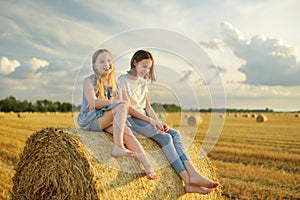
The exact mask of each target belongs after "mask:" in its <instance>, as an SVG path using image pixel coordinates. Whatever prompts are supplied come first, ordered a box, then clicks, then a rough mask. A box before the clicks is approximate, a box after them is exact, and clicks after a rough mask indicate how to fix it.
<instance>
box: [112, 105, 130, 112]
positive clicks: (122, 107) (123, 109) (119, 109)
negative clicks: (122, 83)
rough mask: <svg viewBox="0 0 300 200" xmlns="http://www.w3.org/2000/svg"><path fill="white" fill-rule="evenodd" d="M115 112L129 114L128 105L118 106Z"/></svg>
mask: <svg viewBox="0 0 300 200" xmlns="http://www.w3.org/2000/svg"><path fill="white" fill-rule="evenodd" d="M114 110H115V112H124V113H125V112H127V111H128V104H126V103H119V104H118V105H116V107H115V108H114Z"/></svg>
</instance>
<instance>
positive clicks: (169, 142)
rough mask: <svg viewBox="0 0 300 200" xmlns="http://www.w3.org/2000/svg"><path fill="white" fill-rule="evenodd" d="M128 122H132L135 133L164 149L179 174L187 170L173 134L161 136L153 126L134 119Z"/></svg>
mask: <svg viewBox="0 0 300 200" xmlns="http://www.w3.org/2000/svg"><path fill="white" fill-rule="evenodd" d="M128 121H129V122H130V124H131V128H132V129H133V131H136V132H138V133H140V134H141V135H144V136H146V137H149V138H152V139H153V140H155V141H156V142H157V143H158V144H159V145H160V146H161V147H162V150H163V152H164V154H165V156H166V158H167V160H168V161H169V163H170V164H171V165H172V167H173V168H174V169H175V171H176V173H177V174H179V173H180V172H182V171H184V170H186V169H185V167H184V165H183V162H182V160H181V159H180V156H179V155H178V153H177V151H176V148H175V147H174V143H173V139H172V135H171V134H160V133H158V132H157V131H156V130H155V129H154V127H153V126H152V125H151V124H149V123H147V122H145V121H142V120H140V119H137V118H134V117H130V118H128ZM174 135H175V134H174Z"/></svg>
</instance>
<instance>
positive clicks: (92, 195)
mask: <svg viewBox="0 0 300 200" xmlns="http://www.w3.org/2000/svg"><path fill="white" fill-rule="evenodd" d="M138 139H139V141H140V142H141V144H142V146H143V147H144V149H145V151H146V152H147V154H150V153H152V154H153V155H155V156H148V157H149V159H150V162H151V163H152V164H153V167H154V168H155V171H156V173H157V175H158V180H154V181H149V180H148V179H147V178H146V177H145V174H144V173H143V171H142V170H137V171H136V172H135V173H133V172H130V170H132V168H139V169H141V167H140V165H139V163H137V162H136V161H135V159H134V158H124V157H123V158H116V157H112V156H111V150H112V148H113V142H112V140H113V138H112V135H111V134H107V133H104V132H101V133H99V132H92V131H83V130H81V129H75V128H74V129H71V128H64V129H62V128H46V129H42V130H41V131H39V132H36V133H35V134H33V135H32V136H31V137H30V138H29V139H28V141H27V142H26V146H25V148H24V150H23V153H22V154H21V157H20V161H19V163H18V165H17V167H16V174H15V176H14V178H13V183H14V186H13V190H12V200H15V199H18V200H19V199H21V200H23V199H24V200H25V199H31V200H38V199H39V200H40V199H74V200H75V199H76V200H77V199H93V200H94V199H133V200H135V199H136V200H137V199H222V195H221V188H220V187H219V188H217V189H215V190H214V192H212V193H211V194H209V195H200V194H191V193H189V194H185V192H184V187H183V185H182V181H181V180H180V178H179V176H178V175H177V174H176V173H175V171H174V169H173V168H172V167H171V166H170V165H164V163H163V162H166V163H167V161H166V159H165V157H164V154H163V152H162V150H161V148H160V147H159V145H158V144H157V143H155V142H154V141H153V140H151V139H149V138H144V137H143V138H138ZM188 152H189V154H190V157H191V159H192V160H193V163H194V166H195V167H196V168H197V169H198V170H199V171H200V172H201V174H203V175H204V176H206V177H208V178H210V179H213V180H216V181H217V178H216V174H215V171H214V167H213V166H212V165H211V162H210V160H209V159H208V158H207V157H204V158H201V157H200V154H199V152H200V143H193V144H192V145H191V146H190V147H189V148H188ZM162 166H163V167H162ZM126 171H128V172H126Z"/></svg>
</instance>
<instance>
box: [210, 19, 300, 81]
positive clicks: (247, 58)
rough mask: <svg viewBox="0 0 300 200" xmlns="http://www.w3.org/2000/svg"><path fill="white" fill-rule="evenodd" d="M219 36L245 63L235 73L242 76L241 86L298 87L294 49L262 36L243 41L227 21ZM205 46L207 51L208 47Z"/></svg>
mask: <svg viewBox="0 0 300 200" xmlns="http://www.w3.org/2000/svg"><path fill="white" fill-rule="evenodd" d="M221 36H222V39H221V41H222V42H223V45H224V46H226V47H228V50H230V49H232V51H233V53H234V55H235V56H236V57H238V58H239V59H242V60H243V61H244V64H242V66H240V67H239V68H238V71H240V72H242V73H243V74H245V80H244V83H247V84H251V85H266V86H275V85H281V86H297V85H300V79H299V77H300V63H299V61H297V60H298V59H297V56H296V50H295V48H293V47H289V46H287V45H284V44H282V42H281V41H280V40H278V39H274V38H268V37H265V36H262V35H256V36H253V37H252V38H251V39H250V40H246V39H245V38H244V36H243V34H242V33H241V31H239V30H238V29H237V28H236V27H234V26H233V25H231V24H230V23H229V22H223V23H222V25H221ZM207 43H210V42H207ZM205 47H207V48H209V46H208V45H206V46H205ZM213 49H214V48H213Z"/></svg>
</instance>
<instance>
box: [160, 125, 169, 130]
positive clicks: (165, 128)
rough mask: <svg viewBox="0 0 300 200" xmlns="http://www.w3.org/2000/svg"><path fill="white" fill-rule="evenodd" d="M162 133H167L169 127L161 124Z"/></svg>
mask: <svg viewBox="0 0 300 200" xmlns="http://www.w3.org/2000/svg"><path fill="white" fill-rule="evenodd" d="M162 131H164V132H168V131H169V126H168V125H167V124H163V130H162Z"/></svg>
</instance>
